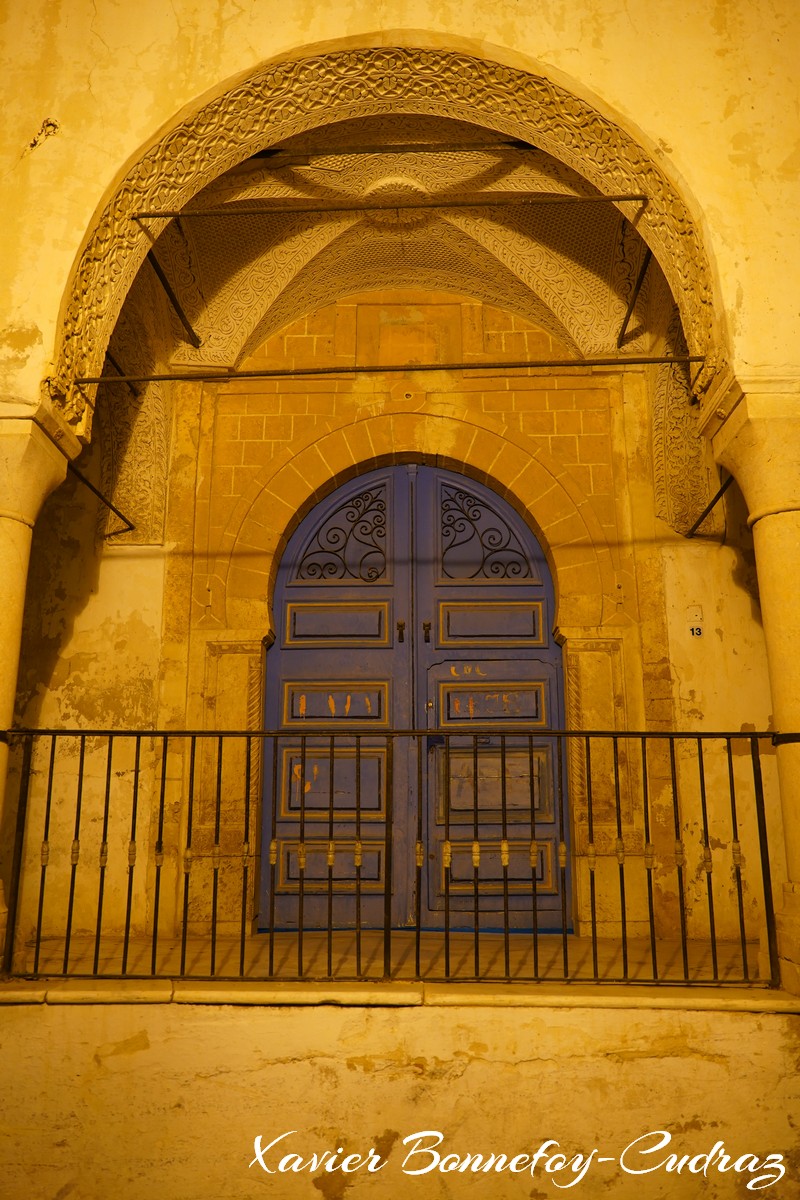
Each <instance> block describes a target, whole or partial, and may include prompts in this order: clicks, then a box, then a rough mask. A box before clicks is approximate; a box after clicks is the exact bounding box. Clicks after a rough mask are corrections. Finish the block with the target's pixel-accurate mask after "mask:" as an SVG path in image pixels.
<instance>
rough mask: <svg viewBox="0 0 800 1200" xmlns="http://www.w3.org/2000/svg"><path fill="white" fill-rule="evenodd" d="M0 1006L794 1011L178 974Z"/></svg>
mask: <svg viewBox="0 0 800 1200" xmlns="http://www.w3.org/2000/svg"><path fill="white" fill-rule="evenodd" d="M0 1004H29V1005H35V1004H197V1005H200V1004H212V1005H222V1004H224V1005H239V1006H247V1005H251V1006H259V1007H268V1008H271V1007H281V1006H286V1007H304V1006H305V1007H307V1006H310V1005H323V1004H327V1005H340V1006H343V1007H357V1008H414V1007H417V1008H419V1007H431V1008H551V1009H552V1008H559V1009H570V1008H586V1009H632V1008H633V1009H652V1010H659V1009H661V1010H669V1011H684V1012H731V1013H735V1012H748V1013H784V1014H795V1013H797V1014H800V996H795V995H792V994H791V993H789V992H785V991H781V990H779V989H773V988H766V987H752V988H746V987H681V986H672V985H670V986H662V987H642V986H640V985H639V986H637V985H629V986H625V985H624V984H591V985H586V984H546V983H542V984H506V985H500V984H468V983H465V984H448V983H396V982H391V983H380V982H370V983H270V982H264V983H248V982H243V983H238V982H230V981H227V980H219V981H216V980H186V979H143V980H142V979H120V980H114V979H98V980H91V979H89V980H86V979H38V980H25V979H7V980H4V981H0Z"/></svg>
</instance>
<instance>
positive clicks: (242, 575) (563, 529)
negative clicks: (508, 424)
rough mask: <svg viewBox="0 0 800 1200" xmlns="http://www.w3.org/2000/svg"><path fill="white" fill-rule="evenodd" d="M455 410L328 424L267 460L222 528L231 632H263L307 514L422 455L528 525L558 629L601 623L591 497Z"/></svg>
mask: <svg viewBox="0 0 800 1200" xmlns="http://www.w3.org/2000/svg"><path fill="white" fill-rule="evenodd" d="M448 408H449V409H450V411H444V412H439V413H436V412H433V413H432V412H430V411H426V412H420V411H418V410H415V409H413V408H404V407H400V406H398V407H397V408H394V409H393V410H392V411H391V412H386V413H383V414H382V415H380V416H372V417H368V418H364V419H362V420H358V421H355V422H351V423H349V424H341V425H338V426H336V427H331V426H329V428H328V431H327V432H326V433H325V434H324V435H323V436H320V435H319V432H318V431H317V432H315V433H314V434H313V435H311V436H310V437H309V439H308V440H307V441H306V442H305V443H304V444H301V445H297V446H295V447H293V449H292V452H291V454H290V453H289V452H285V453H284V454H283V455H281V456H280V457H279V458H278V459H276V460H275V461H273V462H272V463H271V464H270V465H269V467H266V468H265V469H264V471H263V472H262V473H261V474H260V475H259V477H258V478H257V479H256V480H255V481H254V482H253V483H252V484H251V486H250V488H249V489H248V491H247V492H246V493H245V494H244V495H243V496H242V497H241V498H240V500H239V503H238V504H237V506H236V508H235V510H234V512H233V514H232V515H231V518H230V521H229V522H228V526H227V529H226V531H225V533H224V534H223V535H222V538H221V541H220V544H219V548H218V555H217V560H216V563H214V564H213V565H212V567H211V579H210V581H209V582H210V585H211V586H212V591H213V592H216V596H215V600H216V603H215V608H216V611H217V613H218V614H219V616H220V617H221V618H222V620H223V622H224V624H225V625H226V626H227V627H228V628H229V629H239V630H245V629H247V630H252V629H259V628H260V629H261V630H262V631H263V629H264V622H265V604H266V603H267V601H268V600H269V601H270V602H271V596H272V591H273V588H274V582H275V574H276V572H277V568H278V563H279V562H280V556H281V553H282V552H283V548H284V546H285V545H286V543H287V541H288V539H289V537H290V536H291V534H292V533H293V532H294V530H295V529H296V528H297V525H298V524H299V522H300V521H301V520H302V518H303V517H304V516H305V514H306V513H307V512H308V511H309V510H310V509H311V508H312V507H313V505H314V504H316V503H317V502H318V501H319V500H321V499H322V498H323V497H324V496H326V495H327V494H328V493H329V492H331V491H332V490H333V489H334V488H335V487H338V485H339V484H340V483H343V482H345V481H346V480H347V479H350V478H353V477H354V476H356V475H359V474H362V473H363V472H365V471H369V470H372V469H373V468H375V467H378V466H381V465H382V464H384V463H389V462H408V461H412V460H413V461H425V462H428V463H432V464H435V465H438V466H441V467H446V468H448V469H449V470H454V471H458V472H460V473H461V474H464V475H466V476H468V477H470V478H473V479H476V480H477V481H478V482H479V483H483V484H485V485H486V486H487V487H489V488H491V489H492V490H493V491H495V492H497V493H498V495H500V496H502V497H503V498H504V499H505V500H506V501H508V503H510V504H511V506H512V507H513V508H514V509H515V510H516V511H517V512H518V513H520V515H521V516H522V517H523V518H524V519H525V520H526V521H527V522H528V523H529V524H530V526H531V527H532V529H533V531H534V533H535V534H536V536H537V537H538V538H539V540H540V542H541V545H542V549H543V550H544V552H545V555H546V556H547V559H548V562H549V565H550V569H551V571H552V573H553V580H554V583H555V589H556V619H557V623H558V625H559V627H560V628H587V627H592V628H594V627H597V626H599V625H600V624H601V623H602V621H603V615H604V598H611V600H612V607H613V599H614V588H615V573H614V564H613V556H612V551H611V548H610V547H609V545H608V542H607V539H606V536H605V534H604V532H603V530H602V528H601V526H600V524H599V522H598V520H597V518H596V516H595V515H594V513H593V511H592V509H591V506H590V504H589V502H588V501H587V499H586V497H585V496H584V495H583V494H582V493H581V491H580V489H579V488H578V486H577V485H576V484H575V482H574V481H573V480H571V479H570V477H569V475H568V474H567V473H566V472H565V471H564V469H563V467H560V466H559V465H558V464H557V463H555V462H554V461H553V460H552V459H551V458H550V457H549V455H547V454H546V453H544V452H541V451H540V452H538V453H536V454H535V455H534V454H532V453H531V452H530V449H529V448H528V447H527V446H526V445H525V444H524V442H523V441H522V440H521V439H517V438H515V437H514V436H513V435H509V432H508V430H506V429H505V428H504V427H502V426H500V425H499V424H497V425H496V424H495V423H494V422H490V421H486V420H485V419H482V420H481V422H480V423H478V421H476V419H475V417H474V415H473V416H471V417H470V416H467V415H466V414H462V413H461V412H459V411H458V409H457V406H454V405H449V406H448Z"/></svg>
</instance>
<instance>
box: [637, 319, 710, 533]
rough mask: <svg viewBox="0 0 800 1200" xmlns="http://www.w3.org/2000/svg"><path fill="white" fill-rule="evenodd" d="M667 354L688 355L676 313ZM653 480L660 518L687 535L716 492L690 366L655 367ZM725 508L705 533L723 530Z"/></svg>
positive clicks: (671, 327)
mask: <svg viewBox="0 0 800 1200" xmlns="http://www.w3.org/2000/svg"><path fill="white" fill-rule="evenodd" d="M664 352H665V354H685V353H686V343H685V342H684V340H683V334H682V331H681V324H680V318H679V317H678V313H677V310H673V316H672V320H671V322H670V325H669V328H668V330H667V335H666V345H665V349H664ZM652 370H653V372H654V374H655V386H654V388H653V479H654V483H655V503H656V515H657V516H659V517H660V518H661V519H662V520H663V521H666V522H667V524H668V525H671V526H672V528H673V529H674V530H675V531H676V532H677V533H686V531H687V529H689V528H691V526H692V525H693V524H694V522H695V521H696V520H697V518H698V517H699V515H700V513H701V512H702V511H703V509H704V508H705V507H706V505H707V504H708V502H709V500H710V498H711V494H712V489H711V484H712V480H711V477H710V471H709V450H708V442H707V441H706V439H705V438H704V437H703V436H702V434H701V433H700V430H699V428H698V423H697V415H696V409H694V408H693V407H692V392H691V388H690V386H689V377H688V372H687V370H686V369H685V368H684V367H673V366H660V367H655V368H652ZM722 526H723V518H722V514H721V511H720V510H715V511H714V512H712V513H709V515H708V517H706V519H705V521H704V522H703V525H702V527H701V528H702V531H703V533H706V534H709V533H715V532H719V531H720V530H721V529H722Z"/></svg>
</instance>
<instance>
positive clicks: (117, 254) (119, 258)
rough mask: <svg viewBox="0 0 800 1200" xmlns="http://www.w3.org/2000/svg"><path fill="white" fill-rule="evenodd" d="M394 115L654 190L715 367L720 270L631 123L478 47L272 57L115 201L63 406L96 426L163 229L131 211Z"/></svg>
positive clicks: (74, 288) (67, 345)
mask: <svg viewBox="0 0 800 1200" xmlns="http://www.w3.org/2000/svg"><path fill="white" fill-rule="evenodd" d="M386 112H407V113H420V114H427V115H433V116H442V117H448V118H451V119H452V118H455V119H457V120H462V121H472V122H476V123H478V124H481V125H482V126H484V127H487V126H488V127H491V128H493V129H495V130H497V131H498V132H501V133H507V134H510V135H511V136H512V137H516V138H522V139H524V140H525V141H532V142H534V143H535V144H536V145H538V146H540V147H541V149H542V150H544V151H546V152H547V153H550V154H552V155H553V156H554V157H556V158H558V159H560V160H561V161H563V162H564V163H566V164H567V165H569V166H571V167H573V168H574V169H575V170H577V171H579V172H580V173H581V174H582V175H583V176H584V177H585V178H586V179H588V180H589V182H590V183H591V184H593V185H594V186H595V187H597V188H598V189H599V190H600V191H601V192H603V193H608V194H613V193H620V192H624V191H627V190H630V191H635V192H644V193H646V194H647V195H648V197H649V203H648V205H647V207H646V209H645V210H644V212H643V213H642V214H641V217H640V219H639V221H638V224H637V228H638V229H639V231H640V233H641V234H642V235H643V236H644V238H645V239H646V241H647V242H648V244H649V245H650V246H651V247H652V249H653V251H654V253H655V255H656V257H657V258H658V260H659V262H660V263H661V266H662V268H663V270H664V272H665V274H666V276H667V278H668V280H669V283H670V286H671V288H672V291H673V294H674V296H675V298H676V300H677V301H678V304H679V306H680V309H681V315H682V317H683V323H684V329H685V331H686V336H687V339H688V341H689V345H690V348H691V350H692V352H693V353H698V352H699V353H706V354H707V355H710V356H711V359H712V362H713V354H712V330H713V322H712V303H711V287H710V272H709V269H708V264H707V262H706V259H705V255H704V252H703V249H702V246H701V244H700V241H699V238H698V235H697V233H696V231H695V228H694V225H693V223H692V220H691V218H690V215H689V213H688V211H687V210H686V207H685V205H684V204H683V201H682V200H681V199H680V197H679V196H678V195H677V193H676V192H675V190H674V189H673V187H672V185H671V184H670V182H669V180H668V179H667V177H666V176H665V175H664V174H663V172H662V171H661V170H660V169H659V167H658V166H657V165H656V164H655V163H654V162H653V161H652V160H651V159H650V158H648V156H647V155H646V154H645V152H644V150H643V149H642V148H641V147H640V146H639V145H637V144H636V143H635V142H634V141H633V139H632V138H630V137H629V136H628V135H627V134H626V133H624V132H623V130H621V129H620V128H619V127H618V126H616V125H615V124H614V123H613V122H611V121H609V120H608V119H607V118H606V117H604V116H602V115H601V114H600V113H598V112H596V111H595V110H594V109H593V108H591V107H590V106H589V105H588V104H587V103H586V102H585V101H583V100H581V99H579V98H578V97H577V96H573V95H571V94H570V93H569V92H567V91H565V90H564V89H563V88H561V87H559V86H558V85H557V84H555V83H553V82H552V81H551V80H549V79H545V78H542V77H540V76H537V75H533V74H528V73H526V72H524V71H520V70H517V69H515V68H511V67H507V66H502V65H500V64H498V63H492V62H486V61H484V60H481V59H477V58H473V57H470V56H469V55H466V54H462V53H456V52H447V51H438V50H421V49H413V48H400V47H394V48H380V49H365V50H358V51H347V52H338V53H332V54H327V55H320V56H318V57H314V58H306V59H300V60H296V61H290V62H282V63H277V64H271V65H269V66H267V67H265V68H263V69H262V70H259V71H258V72H256V73H255V74H254V75H252V76H250V78H249V79H247V80H245V81H244V82H242V83H240V84H237V85H236V86H235V87H233V88H231V89H230V90H229V91H227V92H225V93H224V95H222V96H218V97H217V98H216V99H214V100H211V101H209V102H208V103H207V104H205V105H204V106H203V107H202V108H200V109H198V110H197V111H196V112H195V113H193V114H192V115H191V116H189V117H187V118H186V119H185V120H184V121H183V122H181V124H179V125H176V126H175V127H174V128H173V129H171V130H170V132H169V133H167V134H165V135H164V137H162V138H161V139H160V140H159V141H158V142H156V143H155V145H153V146H151V147H150V148H149V149H148V150H146V151H145V152H144V153H143V155H142V157H141V158H140V159H139V160H138V162H136V163H135V165H134V166H133V167H132V168H131V170H130V171H129V173H128V175H127V177H126V178H125V179H124V181H123V182H122V184H121V185H120V186H119V187H118V188H117V190H116V192H115V193H114V195H113V196H112V198H111V199H110V200H109V202H108V204H107V205H106V208H105V210H104V211H103V213H102V215H101V217H100V218H99V220H98V222H97V224H96V225H95V227H94V229H93V230H92V231H91V234H90V236H89V238H88V240H87V243H86V245H85V248H84V250H83V253H82V255H81V257H80V260H79V262H78V264H77V266H76V269H75V273H74V275H73V276H72V279H71V281H70V284H69V287H68V295H67V303H66V306H65V317H64V324H63V328H62V331H61V341H60V346H59V353H58V360H57V361H58V366H57V371H56V374H55V376H54V378H53V379H52V380H50V381H49V383H50V388H51V393H52V396H53V399H54V400H55V402H56V404H58V405H59V407H60V408H61V410H62V411H63V412H64V414H65V416H66V417H67V418H68V419H69V420H71V421H72V422H73V423H74V424H75V425H76V426H78V427H79V428H80V429H81V431H82V432H84V435H85V434H86V430H85V428H83V423H82V418H83V415H84V411H85V407H86V396H85V394H84V393H83V391H82V390H81V389H76V388H75V387H74V386H72V380H73V379H74V378H75V377H77V376H81V375H96V374H98V373H99V370H100V368H101V365H102V359H103V354H104V352H105V349H106V346H107V345H108V341H109V338H110V335H111V331H112V329H113V326H114V322H115V320H116V317H117V314H118V312H119V310H120V307H121V305H122V302H123V300H124V298H125V295H126V293H127V291H128V289H129V288H130V286H131V283H132V281H133V278H134V276H135V274H136V272H137V270H138V268H139V266H140V264H141V262H142V260H143V259H144V257H145V255H146V253H147V250H148V249H149V248H150V246H151V244H152V242H151V237H152V236H156V235H157V234H158V233H159V232H160V230H161V229H162V228H163V226H164V224H165V222H160V221H158V220H153V221H150V222H148V225H149V230H148V233H146V232H145V230H144V229H143V228H142V226H141V225H140V224H139V223H138V222H136V221H135V220H133V214H134V213H135V212H137V211H139V210H141V209H159V208H161V209H180V208H182V207H183V206H184V205H185V204H186V203H187V202H188V201H189V200H191V198H192V197H193V196H194V195H195V194H196V193H197V192H198V191H199V190H200V189H201V188H203V187H205V186H206V185H207V184H209V183H210V182H211V181H212V180H213V179H215V178H217V177H218V176H219V175H220V174H222V173H223V172H224V171H227V170H229V169H230V168H231V167H233V166H235V165H236V164H237V163H239V162H241V161H243V160H244V159H246V158H248V157H249V156H250V155H252V154H253V153H254V152H255V151H257V150H261V149H263V148H264V146H265V145H273V144H275V143H277V142H280V141H282V140H284V139H285V138H287V137H290V136H292V135H296V134H298V133H302V132H304V131H305V130H308V129H310V128H313V127H318V126H320V125H322V124H328V123H331V122H336V121H342V120H346V119H350V118H353V117H359V116H365V115H378V114H382V113H386ZM267 130H268V131H269V133H268V134H266V133H265V131H267ZM148 234H149V236H148Z"/></svg>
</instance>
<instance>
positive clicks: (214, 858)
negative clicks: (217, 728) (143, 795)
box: [210, 735, 224, 978]
mask: <svg viewBox="0 0 800 1200" xmlns="http://www.w3.org/2000/svg"><path fill="white" fill-rule="evenodd" d="M223 745H224V742H223V738H222V737H221V736H220V735H218V736H217V778H216V785H215V791H214V845H213V846H212V849H211V970H210V974H211V977H212V978H213V977H214V975H216V973H217V917H218V914H219V867H220V847H219V831H220V817H221V813H222V754H223Z"/></svg>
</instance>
